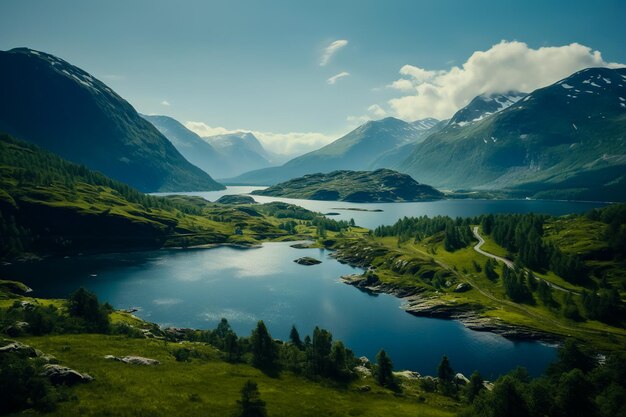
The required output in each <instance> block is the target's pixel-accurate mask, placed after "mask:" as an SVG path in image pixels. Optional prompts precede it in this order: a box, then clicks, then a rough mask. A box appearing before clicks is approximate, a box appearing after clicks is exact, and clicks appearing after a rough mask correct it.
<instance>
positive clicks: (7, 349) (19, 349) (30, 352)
mask: <svg viewBox="0 0 626 417" xmlns="http://www.w3.org/2000/svg"><path fill="white" fill-rule="evenodd" d="M1 353H16V354H18V355H20V356H25V357H27V358H36V357H37V356H39V355H38V352H37V349H35V348H34V347H32V346H28V345H25V344H23V343H20V342H11V343H9V344H8V345H4V346H2V347H0V354H1Z"/></svg>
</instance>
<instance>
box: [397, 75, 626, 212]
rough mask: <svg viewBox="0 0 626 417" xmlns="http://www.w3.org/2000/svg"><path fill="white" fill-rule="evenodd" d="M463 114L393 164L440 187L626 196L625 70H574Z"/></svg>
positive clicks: (559, 195) (546, 194) (606, 197)
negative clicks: (500, 103) (501, 104)
mask: <svg viewBox="0 0 626 417" xmlns="http://www.w3.org/2000/svg"><path fill="white" fill-rule="evenodd" d="M464 114H471V113H470V112H466V111H465V109H462V110H460V111H459V112H458V113H457V114H456V115H455V116H454V117H453V118H452V120H451V122H450V123H449V124H448V125H447V126H446V127H445V128H444V129H443V130H441V131H439V132H437V133H434V134H432V135H430V136H429V137H428V138H427V139H426V140H425V141H424V142H423V143H421V144H419V145H418V146H417V147H416V148H415V150H414V151H413V153H412V154H411V155H409V156H408V157H407V159H405V160H404V161H403V162H402V163H401V164H400V166H399V169H400V170H401V171H402V172H406V173H408V174H410V175H412V176H414V177H416V178H420V180H423V181H425V182H427V183H429V184H432V185H433V186H436V187H439V188H475V189H507V190H509V191H511V192H513V194H514V195H517V196H520V197H526V196H529V197H536V198H564V199H588V200H611V201H616V200H620V201H623V200H625V199H626V69H625V68H620V69H609V68H589V69H585V70H582V71H579V72H577V73H575V74H573V75H571V76H570V77H568V78H565V79H563V80H561V81H559V82H557V83H555V84H552V85H550V86H548V87H545V88H541V89H538V90H535V91H533V92H532V93H530V94H529V95H527V96H526V97H525V98H523V99H521V100H519V101H517V102H516V103H515V104H512V105H511V106H509V107H508V108H506V109H503V110H501V111H499V112H497V113H495V114H492V115H489V116H486V117H483V118H480V116H479V118H480V120H474V119H472V120H473V121H472V122H471V123H469V122H467V120H468V118H469V117H473V116H474V115H473V114H472V115H471V116H464ZM457 116H458V117H457ZM455 120H456V122H454V121H455ZM463 122H467V124H461V123H463Z"/></svg>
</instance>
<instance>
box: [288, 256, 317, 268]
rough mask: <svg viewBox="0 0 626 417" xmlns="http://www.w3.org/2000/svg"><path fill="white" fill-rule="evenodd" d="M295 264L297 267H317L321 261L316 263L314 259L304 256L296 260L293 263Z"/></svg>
mask: <svg viewBox="0 0 626 417" xmlns="http://www.w3.org/2000/svg"><path fill="white" fill-rule="evenodd" d="M294 262H295V263H297V264H299V265H307V266H309V265H317V264H321V263H322V261H318V260H317V259H315V258H310V257H308V256H305V257H303V258H298V259H296V260H295V261H294Z"/></svg>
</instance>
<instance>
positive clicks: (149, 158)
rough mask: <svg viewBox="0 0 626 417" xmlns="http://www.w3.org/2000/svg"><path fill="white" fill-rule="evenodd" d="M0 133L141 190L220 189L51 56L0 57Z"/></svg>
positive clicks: (127, 108) (93, 82)
mask: <svg viewBox="0 0 626 417" xmlns="http://www.w3.org/2000/svg"><path fill="white" fill-rule="evenodd" d="M0 91H2V98H1V99H0V131H5V132H7V133H10V134H12V135H13V136H15V137H18V138H20V139H23V140H27V141H30V142H33V143H36V144H37V145H40V146H42V147H43V148H45V149H48V150H50V151H52V152H55V153H57V154H59V155H61V156H63V157H64V158H66V159H69V160H71V161H73V162H76V163H80V164H84V165H86V166H88V167H89V168H91V169H94V170H97V171H100V172H102V173H104V174H105V175H108V176H110V177H111V178H114V179H117V180H119V181H123V182H125V183H128V184H130V185H132V186H133V187H135V188H137V189H139V190H141V191H146V192H152V191H192V190H218V189H223V186H222V185H221V184H218V183H217V182H215V181H214V180H213V179H212V178H211V177H210V176H209V175H208V174H206V173H205V172H203V171H202V170H201V169H199V168H198V167H196V166H194V165H192V164H191V163H189V162H188V161H187V160H185V158H184V157H183V156H182V155H181V154H180V153H179V152H178V151H177V150H176V148H174V146H173V145H172V144H171V143H170V142H169V141H168V140H167V139H166V138H165V137H164V136H163V135H161V134H160V133H159V132H158V131H157V130H156V129H155V128H154V127H153V126H152V125H151V124H150V123H148V122H147V121H146V120H144V119H143V118H141V117H140V116H139V114H138V113H137V112H136V111H135V109H134V108H133V107H132V106H131V105H130V104H129V103H128V102H127V101H125V100H124V99H122V98H121V97H120V96H118V95H117V94H116V93H115V92H114V91H113V90H112V89H110V88H109V87H107V86H106V85H105V84H104V83H102V82H100V81H98V80H97V79H96V78H94V77H93V76H92V75H90V74H88V73H86V72H85V71H83V70H81V69H80V68H77V67H75V66H73V65H70V64H69V63H67V62H65V61H63V60H62V59H59V58H57V57H55V56H52V55H49V54H46V53H43V52H38V51H34V50H31V49H27V48H17V49H12V50H10V51H0Z"/></svg>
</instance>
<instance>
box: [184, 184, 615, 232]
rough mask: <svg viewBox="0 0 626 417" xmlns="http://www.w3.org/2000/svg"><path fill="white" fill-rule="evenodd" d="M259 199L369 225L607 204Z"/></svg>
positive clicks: (232, 190)
mask: <svg viewBox="0 0 626 417" xmlns="http://www.w3.org/2000/svg"><path fill="white" fill-rule="evenodd" d="M264 188H265V187H244V186H230V187H227V189H226V190H222V191H210V192H193V193H182V194H186V195H196V196H200V197H204V198H205V199H207V200H209V201H215V200H217V199H218V198H220V197H221V196H223V195H227V194H248V193H250V192H252V191H253V190H262V189H264ZM251 197H253V198H254V199H255V200H256V201H258V202H259V203H267V202H270V201H284V202H287V203H291V204H297V205H299V206H302V207H304V208H306V209H309V210H313V211H317V212H320V213H329V212H336V213H339V215H338V216H332V217H331V218H333V219H337V220H350V218H353V219H354V221H355V222H356V224H358V225H359V226H363V227H367V228H368V229H373V228H376V227H377V226H380V225H383V224H385V225H387V224H393V223H395V222H396V221H397V220H398V219H401V218H403V217H405V216H406V217H411V216H414V217H415V216H424V215H427V216H430V217H433V216H437V215H441V216H450V217H472V216H478V215H480V214H488V213H494V214H495V213H531V212H532V213H545V214H552V215H555V216H559V215H562V214H571V213H584V212H586V211H589V210H591V209H593V208H598V207H604V206H605V205H606V204H604V203H594V202H572V201H550V200H438V201H424V202H418V203H369V204H362V203H344V202H338V201H314V200H300V199H295V198H279V197H264V196H257V195H253V196H251ZM337 208H342V209H345V208H357V209H366V210H375V209H380V210H383V211H382V212H369V211H352V210H337Z"/></svg>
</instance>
